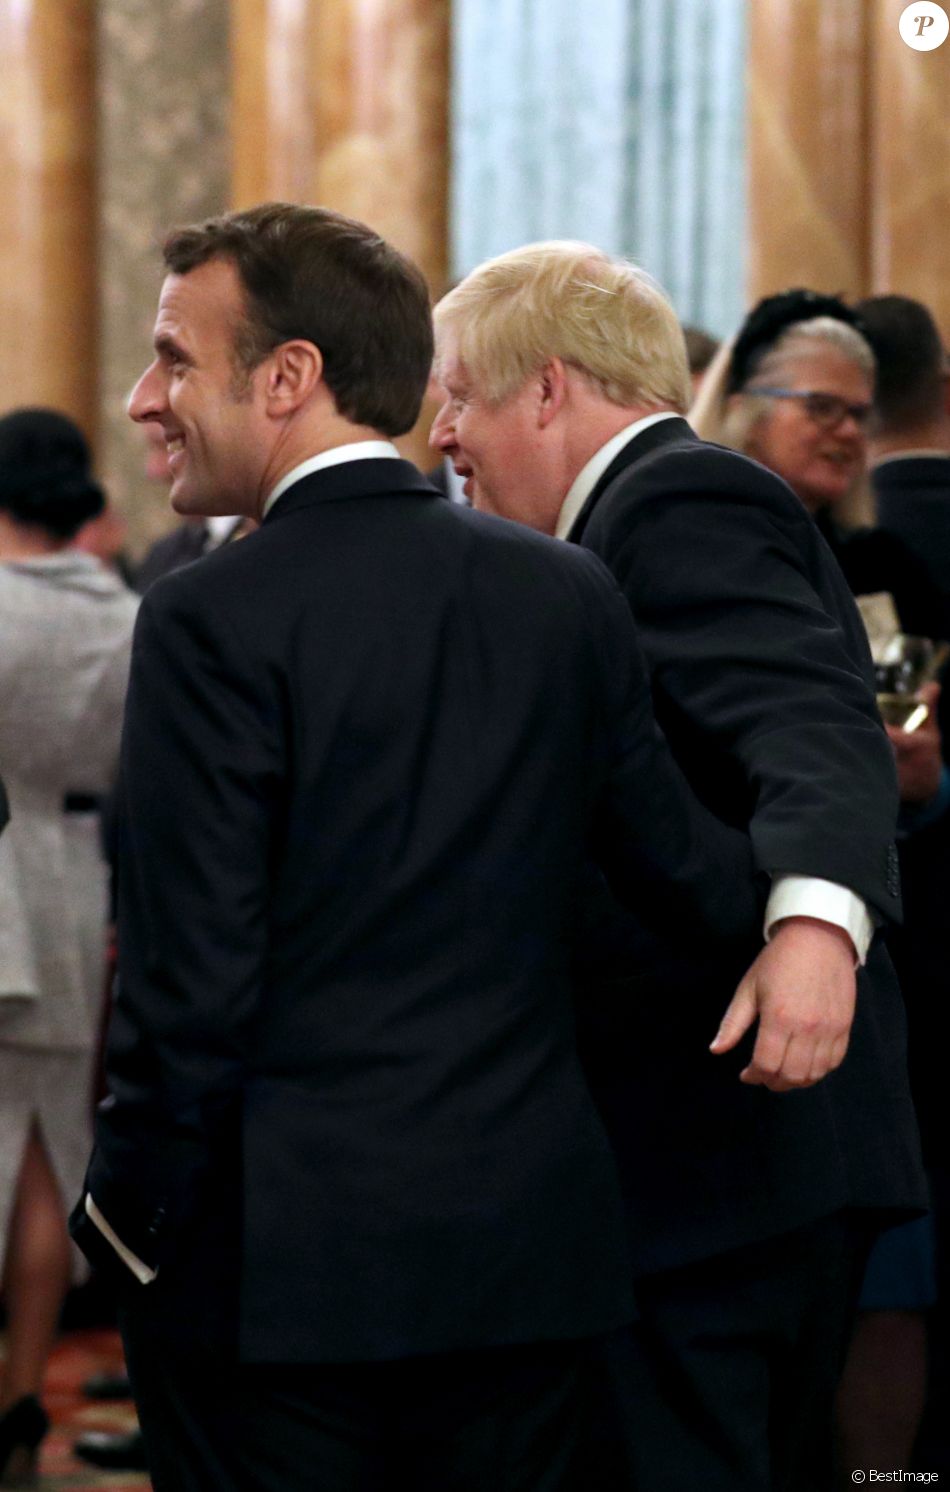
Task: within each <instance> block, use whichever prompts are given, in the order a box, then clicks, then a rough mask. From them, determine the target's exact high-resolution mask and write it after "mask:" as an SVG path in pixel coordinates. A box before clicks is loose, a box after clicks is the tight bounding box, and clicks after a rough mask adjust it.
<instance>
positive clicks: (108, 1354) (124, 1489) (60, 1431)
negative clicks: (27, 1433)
mask: <svg viewBox="0 0 950 1492" xmlns="http://www.w3.org/2000/svg"><path fill="white" fill-rule="evenodd" d="M121 1361H122V1352H121V1348H120V1346H119V1338H118V1334H117V1333H116V1332H114V1331H102V1330H98V1331H75V1332H69V1333H68V1334H67V1335H66V1336H64V1337H63V1339H62V1341H61V1342H60V1344H59V1346H58V1347H57V1348H56V1351H55V1352H54V1354H53V1357H52V1360H51V1362H50V1365H49V1371H48V1373H47V1377H46V1391H45V1394H44V1407H45V1409H46V1412H47V1414H48V1415H49V1417H50V1419H51V1420H52V1421H53V1428H52V1429H51V1430H50V1433H49V1435H48V1436H47V1438H46V1440H45V1441H44V1443H43V1451H42V1458H41V1461H40V1473H41V1475H40V1482H39V1488H40V1492H80V1489H82V1492H148V1487H149V1481H148V1477H146V1476H143V1475H140V1474H137V1473H132V1472H117V1471H112V1472H104V1471H96V1470H95V1468H94V1467H92V1466H85V1465H84V1464H83V1462H81V1461H77V1459H76V1457H75V1456H74V1455H73V1454H72V1444H73V1441H74V1440H75V1439H76V1436H77V1435H81V1434H82V1432H83V1431H84V1430H123V1431H124V1430H128V1429H130V1428H131V1427H132V1425H134V1423H135V1411H134V1410H133V1408H132V1405H131V1404H130V1403H128V1402H122V1403H116V1404H109V1403H106V1404H101V1403H94V1402H93V1401H92V1400H91V1399H85V1398H83V1396H82V1392H81V1385H82V1383H83V1382H84V1380H85V1379H86V1378H88V1377H89V1376H90V1375H91V1374H92V1373H101V1372H114V1371H116V1370H117V1369H118V1368H119V1366H120V1364H121Z"/></svg>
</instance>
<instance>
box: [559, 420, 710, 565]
mask: <svg viewBox="0 0 950 1492" xmlns="http://www.w3.org/2000/svg"><path fill="white" fill-rule="evenodd" d="M698 439H699V436H698V435H696V434H695V432H694V431H693V430H692V429H691V428H690V426H689V425H688V424H687V423H686V421H685V420H679V419H677V420H660V421H658V423H657V424H655V425H648V426H647V428H646V430H641V432H640V434H639V435H635V436H634V437H633V440H631V441H630V442H629V444H628V445H625V446H624V448H623V450H622V451H619V452H618V453H617V455H616V456H615V457H614V459H613V461H611V463H610V465H609V466H608V468H607V470H606V471H605V472H604V474H603V476H602V477H601V479H600V481H599V482H598V483H597V485H596V486H595V487H594V490H593V492H592V493H591V494H590V496H589V497H588V499H587V501H586V502H585V504H584V506H583V507H582V508H581V510H580V512H579V513H578V515H577V517H576V519H575V520H574V524H573V527H572V528H571V531H570V533H569V534H568V536H567V537H568V540H569V541H570V543H572V544H579V543H580V541H581V538H582V537H583V533H584V530H585V528H586V527H587V524H588V522H589V521H590V517H591V514H592V513H593V511H594V509H595V508H596V506H597V504H598V502H599V501H600V499H601V498H602V497H603V495H604V493H605V492H606V491H607V488H608V487H609V486H610V485H611V483H612V482H614V481H616V479H617V477H619V476H620V474H621V472H625V471H627V470H629V468H630V467H631V466H635V465H636V463H637V462H638V461H642V460H643V458H644V457H645V456H650V455H652V454H653V452H654V451H658V450H662V449H663V447H664V446H672V445H681V444H682V442H683V441H688V442H691V441H696V440H698Z"/></svg>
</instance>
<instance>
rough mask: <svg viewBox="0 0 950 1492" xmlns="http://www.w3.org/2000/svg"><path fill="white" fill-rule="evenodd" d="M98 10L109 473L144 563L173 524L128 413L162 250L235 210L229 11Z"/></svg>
mask: <svg viewBox="0 0 950 1492" xmlns="http://www.w3.org/2000/svg"><path fill="white" fill-rule="evenodd" d="M2 3H3V0H0V4H2ZM49 3H50V4H51V5H58V4H60V3H61V0H49ZM95 8H96V12H97V22H98V55H99V68H98V94H99V116H100V118H99V211H100V219H101V220H100V243H101V252H100V264H101V282H100V299H101V328H100V339H99V340H100V366H101V396H100V397H101V413H100V427H101V437H102V438H101V470H102V472H103V476H104V479H105V483H106V487H107V490H108V492H109V494H110V497H111V498H112V499H113V501H114V503H115V505H116V507H117V508H118V509H119V510H120V511H121V512H123V513H124V514H125V516H126V517H127V519H128V525H129V542H130V548H131V549H132V550H133V551H134V552H135V553H141V551H142V550H143V549H144V548H145V547H146V546H147V544H148V543H149V542H150V541H151V540H152V539H154V538H155V537H156V536H157V535H158V534H160V533H162V532H163V531H164V530H165V529H167V528H168V527H169V526H170V525H171V524H172V523H175V522H177V519H176V518H175V516H174V515H173V513H172V512H171V509H170V507H169V504H168V495H167V491H166V489H165V487H164V486H163V485H162V484H160V483H155V482H149V481H147V480H146V478H145V475H144V465H145V448H144V441H143V436H142V432H141V430H140V429H138V428H137V427H136V426H134V425H133V424H132V422H131V420H130V419H129V418H128V415H127V414H126V412H125V405H126V399H127V396H128V394H129V391H130V389H131V388H132V386H133V384H134V383H135V381H136V379H137V378H138V376H139V374H140V372H141V371H142V369H143V368H144V367H145V366H146V364H147V362H148V360H149V358H150V357H151V337H152V325H153V322H154V320H155V308H156V304H157V301H158V292H159V287H160V286H161V282H162V277H163V270H162V262H161V255H160V253H159V245H160V244H161V241H162V239H163V238H164V236H165V234H166V233H167V232H168V230H169V229H170V228H171V227H173V226H174V225H175V224H176V223H183V222H185V223H187V222H192V221H194V220H195V219H198V218H203V217H206V216H208V215H209V214H210V213H215V212H224V211H225V210H226V209H227V207H228V205H229V199H230V186H231V183H230V135H229V127H228V126H229V106H230V91H229V83H230V61H229V52H228V20H229V14H228V0H96V5H95Z"/></svg>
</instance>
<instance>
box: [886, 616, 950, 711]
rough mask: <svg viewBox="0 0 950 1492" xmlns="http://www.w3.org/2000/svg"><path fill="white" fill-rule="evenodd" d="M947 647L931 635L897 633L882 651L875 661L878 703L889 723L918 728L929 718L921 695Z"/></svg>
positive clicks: (942, 659)
mask: <svg viewBox="0 0 950 1492" xmlns="http://www.w3.org/2000/svg"><path fill="white" fill-rule="evenodd" d="M948 652H950V649H948V647H947V645H946V644H945V643H941V644H939V645H938V644H937V643H936V642H934V641H933V640H932V639H931V638H929V637H910V636H908V635H907V633H905V632H898V633H897V634H896V636H894V637H892V638H890V639H889V641H888V642H887V643H886V644H885V646H884V647H883V648H882V649H881V650H880V652H879V654H878V656H877V658H876V659H875V663H874V678H875V688H876V690H877V704H878V709H879V710H880V712H881V718H882V719H883V720H884V722H885V724H887V725H896V726H898V727H899V728H901V729H903V730H905V731H915V730H917V729H918V727H919V726H921V725H923V723H924V721H925V720H926V719H927V715H928V713H929V712H928V709H927V706H926V705H925V704H924V702H923V700H922V699H921V698H920V691H921V689H922V688H923V686H924V684H927V683H929V682H930V680H931V679H933V678H934V677H935V676H936V674H937V671H938V669H939V668H940V667H941V665H942V663H943V661H944V659H945V658H946V657H947V654H948Z"/></svg>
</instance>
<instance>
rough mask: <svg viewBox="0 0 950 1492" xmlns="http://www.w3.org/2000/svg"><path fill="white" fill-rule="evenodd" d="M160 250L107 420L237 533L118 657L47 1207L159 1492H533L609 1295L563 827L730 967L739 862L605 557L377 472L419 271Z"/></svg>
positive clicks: (384, 457)
mask: <svg viewBox="0 0 950 1492" xmlns="http://www.w3.org/2000/svg"><path fill="white" fill-rule="evenodd" d="M165 262H166V266H167V268H168V271H169V273H168V275H167V278H166V280H165V283H164V286H163V290H162V295H161V299H160V303H159V311H158V318H157V322H156V328H155V339H154V342H155V360H154V362H153V363H152V365H151V366H150V367H149V369H148V370H147V371H146V372H145V373H144V374H143V376H142V378H141V380H140V381H139V384H138V385H137V387H136V389H135V391H134V393H133V395H132V398H131V403H130V413H131V414H132V417H133V418H134V419H137V420H142V421H151V422H153V423H157V424H159V425H160V426H161V427H162V430H163V431H164V436H165V441H166V444H167V449H168V452H169V466H170V471H171V477H172V489H171V495H172V502H173V505H174V506H175V508H176V510H177V511H178V512H179V513H182V514H194V513H201V514H213V513H215V512H219V511H227V512H237V513H244V514H247V515H249V516H253V517H255V518H260V519H262V524H261V528H260V530H259V532H257V533H255V534H253V535H252V536H251V537H250V538H248V539H247V540H245V541H244V542H242V543H241V544H237V545H231V546H228V547H226V548H224V549H222V550H220V551H219V552H218V553H216V554H213V555H211V556H209V557H207V558H206V559H204V560H202V561H201V563H200V565H192V566H187V567H185V568H183V569H181V570H178V571H177V572H176V573H175V574H173V575H170V576H168V577H166V578H165V579H163V580H161V581H159V582H157V583H156V584H155V585H154V586H153V587H152V588H151V590H150V591H149V593H148V595H147V596H146V598H145V600H144V602H143V604H142V609H141V611H140V619H139V624H138V628H137V632H136V638H135V646H134V659H133V665H132V678H131V687H130V694H129V703H128V711H127V721H126V731H125V737H124V744H123V759H122V773H121V786H120V807H119V811H120V823H121V848H120V862H119V928H120V976H119V992H118V996H117V1000H116V1007H115V1012H114V1017H113V1023H112V1029H111V1033H110V1040H109V1050H108V1075H109V1082H110V1089H111V1097H110V1098H109V1099H108V1100H107V1101H106V1102H105V1104H104V1105H103V1107H102V1109H101V1112H100V1115H99V1119H98V1125H97V1137H96V1148H95V1151H94V1154H93V1158H92V1161H91V1164H90V1168H89V1175H88V1189H87V1191H86V1194H85V1195H84V1197H83V1199H82V1201H81V1202H80V1204H79V1205H78V1206H77V1208H76V1210H75V1213H74V1218H73V1222H74V1228H75V1232H76V1236H77V1239H78V1240H79V1241H80V1242H81V1243H82V1245H83V1247H84V1248H86V1249H87V1251H88V1252H89V1253H90V1256H92V1257H95V1258H97V1259H98V1260H99V1261H100V1262H102V1263H104V1264H105V1265H106V1267H111V1268H113V1270H114V1271H116V1272H118V1273H119V1274H120V1275H121V1276H122V1278H123V1280H124V1281H125V1289H124V1291H123V1303H122V1325H123V1335H124V1339H125V1343H126V1351H127V1357H128V1363H129V1368H130V1372H131V1376H132V1381H133V1385H134V1388H135V1392H136V1398H137V1402H138V1406H139V1410H140V1415H141V1420H142V1425H143V1429H144V1432H145V1436H146V1440H147V1442H148V1446H149V1460H150V1465H151V1471H152V1476H153V1482H154V1486H155V1488H156V1489H157V1492H166V1489H167V1492H170V1489H174V1492H198V1489H201V1492H207V1489H209V1488H212V1487H213V1488H214V1489H215V1492H237V1489H241V1492H243V1489H246V1488H250V1487H254V1488H261V1489H275V1492H276V1489H280V1492H293V1489H300V1492H303V1489H305V1488H306V1489H310V1488H312V1487H313V1486H315V1485H319V1486H320V1487H321V1489H326V1492H351V1489H356V1488H367V1487H372V1488H379V1489H383V1488H389V1487H396V1486H406V1485H409V1486H412V1487H413V1488H415V1489H418V1492H422V1489H425V1488H429V1489H431V1492H436V1489H438V1492H442V1489H444V1488H446V1487H448V1486H452V1487H454V1488H458V1489H466V1488H471V1489H472V1492H475V1489H478V1492H483V1489H485V1488H488V1487H491V1488H492V1489H507V1488H511V1489H512V1492H514V1489H516V1488H517V1489H519V1492H542V1489H552V1492H553V1489H560V1488H562V1487H566V1486H568V1485H569V1478H570V1466H569V1463H570V1459H571V1454H572V1449H573V1429H572V1427H573V1425H574V1419H575V1417H574V1414H573V1411H572V1405H573V1403H574V1402H575V1400H576V1397H577V1382H578V1375H579V1369H580V1362H581V1358H582V1354H583V1350H584V1343H585V1341H586V1340H588V1339H590V1338H592V1337H595V1336H596V1335H597V1334H599V1333H602V1332H605V1331H608V1330H610V1329H611V1328H612V1327H614V1326H616V1325H617V1324H618V1323H619V1322H621V1321H622V1320H623V1319H625V1317H626V1316H627V1314H628V1313H629V1310H630V1299H629V1290H630V1287H629V1267H628V1264H627V1260H626V1258H625V1242H624V1238H623V1222H622V1212H621V1205H620V1197H619V1191H618V1189H617V1187H616V1175H615V1171H614V1165H613V1160H612V1157H611V1155H610V1151H609V1147H608V1145H607V1141H606V1137H605V1136H604V1135H603V1132H602V1129H601V1127H600V1122H599V1120H598V1118H597V1115H596V1112H595V1110H594V1108H593V1105H592V1103H591V1101H590V1098H589V1095H588V1093H587V1090H586V1088H585V1085H584V1082H583V1079H582V1076H581V1071H580V1067H579V1063H578V1060H577V1056H576V1051H575V1045H574V1029H573V1014H572V1008H571V1000H570V984H569V977H568V968H567V957H566V944H567V939H566V937H565V928H566V924H567V922H568V921H569V913H570V911H571V895H572V889H573V886H574V881H575V877H576V875H577V873H578V871H579V868H580V866H581V863H582V859H583V847H584V839H585V833H586V830H587V828H588V826H589V825H590V823H591V821H592V818H593V816H594V810H595V807H596V806H597V804H598V802H601V803H603V805H604V808H605V809H606V808H608V807H609V809H610V814H609V816H608V817H603V818H602V820H601V821H600V827H599V830H598V833H599V835H600V838H601V840H602V853H603V855H604V857H605V863H606V864H607V866H608V868H609V869H610V871H611V874H612V876H613V877H614V878H615V880H616V882H617V884H621V885H624V886H627V887H628V888H629V891H630V894H631V895H633V896H634V898H635V899H636V900H637V902H638V904H643V905H645V906H646V907H647V908H648V909H649V911H650V915H651V916H655V917H656V919H657V920H658V922H663V923H664V925H668V926H669V925H670V923H671V919H672V923H673V925H674V926H675V928H676V929H677V930H678V931H679V933H680V935H681V936H682V935H683V934H684V933H685V932H686V930H687V929H688V930H690V932H691V935H693V936H695V937H698V938H700V939H701V940H704V942H705V945H706V946H707V948H708V950H709V953H710V957H715V956H716V950H717V949H721V950H722V954H723V956H728V957H731V958H733V959H734V958H735V957H736V952H735V948H736V947H738V946H740V945H742V944H743V942H744V940H746V939H748V937H749V935H750V928H751V927H752V926H753V925H754V922H755V919H756V912H755V892H754V888H753V879H752V873H751V857H750V855H749V851H748V841H747V839H746V837H745V836H744V835H741V834H736V833H734V832H731V831H725V830H723V829H722V827H721V826H720V825H718V824H717V823H716V822H715V820H714V819H713V817H712V816H711V815H709V814H708V813H707V812H706V811H705V810H704V809H702V808H701V807H700V806H699V804H698V803H695V802H694V801H693V800H692V799H691V798H690V797H689V795H688V794H687V792H686V790H685V787H684V784H683V780H682V778H681V776H680V774H679V773H678V770H677V769H676V767H675V765H674V763H673V762H672V759H671V758H670V756H669V754H668V753H667V752H666V751H665V750H664V749H663V746H662V741H661V738H660V737H659V735H658V733H657V732H656V729H655V726H654V725H653V723H652V718H651V716H650V712H649V704H648V701H649V686H648V684H647V681H646V675H645V670H644V669H643V665H642V661H641V659H640V657H639V655H638V653H637V645H636V638H635V633H634V631H633V627H632V623H631V622H630V618H629V615H628V612H627V608H626V606H625V604H624V602H623V599H622V597H621V596H620V595H619V593H618V592H617V591H616V588H615V587H614V586H613V584H612V582H611V580H610V577H609V575H607V573H606V572H605V571H604V569H603V567H602V566H600V564H599V563H598V562H596V561H594V560H593V559H592V557H591V556H588V555H583V554H581V553H580V552H579V551H578V552H568V551H566V550H563V549H561V548H559V547H558V546H557V545H554V544H552V543H551V542H550V541H549V540H545V539H542V538H540V537H539V536H536V535H527V534H524V533H523V532H522V531H520V530H518V529H517V528H514V527H512V526H511V525H508V524H503V523H499V522H497V520H494V519H490V518H486V517H485V516H483V515H481V514H475V513H472V512H470V511H469V510H468V509H460V508H456V507H454V506H452V505H450V504H448V503H446V502H444V501H443V500H442V499H441V498H440V497H439V496H438V495H437V494H436V493H435V492H434V491H433V489H432V488H431V487H430V486H429V484H428V483H427V482H426V481H425V479H424V478H423V477H422V476H421V475H420V474H419V473H418V472H417V471H416V470H415V468H414V467H412V466H410V465H408V464H407V463H405V462H402V461H401V460H400V459H399V458H398V453H397V452H396V450H395V448H394V447H393V446H392V445H391V443H390V442H391V437H392V436H394V435H398V434H400V433H402V432H403V431H404V430H406V429H408V428H409V427H410V426H411V425H412V424H413V422H414V420H415V418H416V415H417V412H418V408H419V403H420V401H421V396H422V391H423V388H424V385H425V381H426V376H427V374H428V371H429V365H430V363H431V353H432V333H431V321H430V316H429V311H428V298H427V292H426V287H425V284H424V282H423V280H422V277H421V275H420V274H419V273H418V271H417V270H416V269H415V267H414V266H412V265H411V264H410V263H409V262H408V261H406V260H404V259H403V258H402V256H401V255H399V254H397V253H396V252H395V250H393V249H391V248H390V247H389V245H387V244H385V243H384V242H383V240H381V239H380V238H378V236H377V235H375V234H374V233H372V232H371V231H370V230H369V229H367V228H365V227H364V226H363V225H361V224H358V223H354V222H351V221H350V220H349V219H345V218H342V217H340V216H338V215H337V214H334V213H330V212H326V211H323V210H320V209H307V208H300V207H292V206H286V205H282V204H276V205H273V204H272V205H270V206H268V207H263V208H258V209H254V210H251V211H249V212H245V213H238V214H233V215H229V216H227V217H225V218H220V219H212V220H210V221H209V222H208V223H205V224H202V225H198V226H196V227H193V228H186V229H183V230H180V231H178V232H177V233H175V234H173V235H172V236H171V238H170V239H169V240H168V242H167V244H166V247H165ZM526 597H530V598H531V604H530V605H529V606H528V608H527V610H526V607H525V598H526ZM618 660H619V661H618ZM611 826H614V827H613V828H612V827H611ZM730 945H734V946H733V947H732V951H731V952H730Z"/></svg>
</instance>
